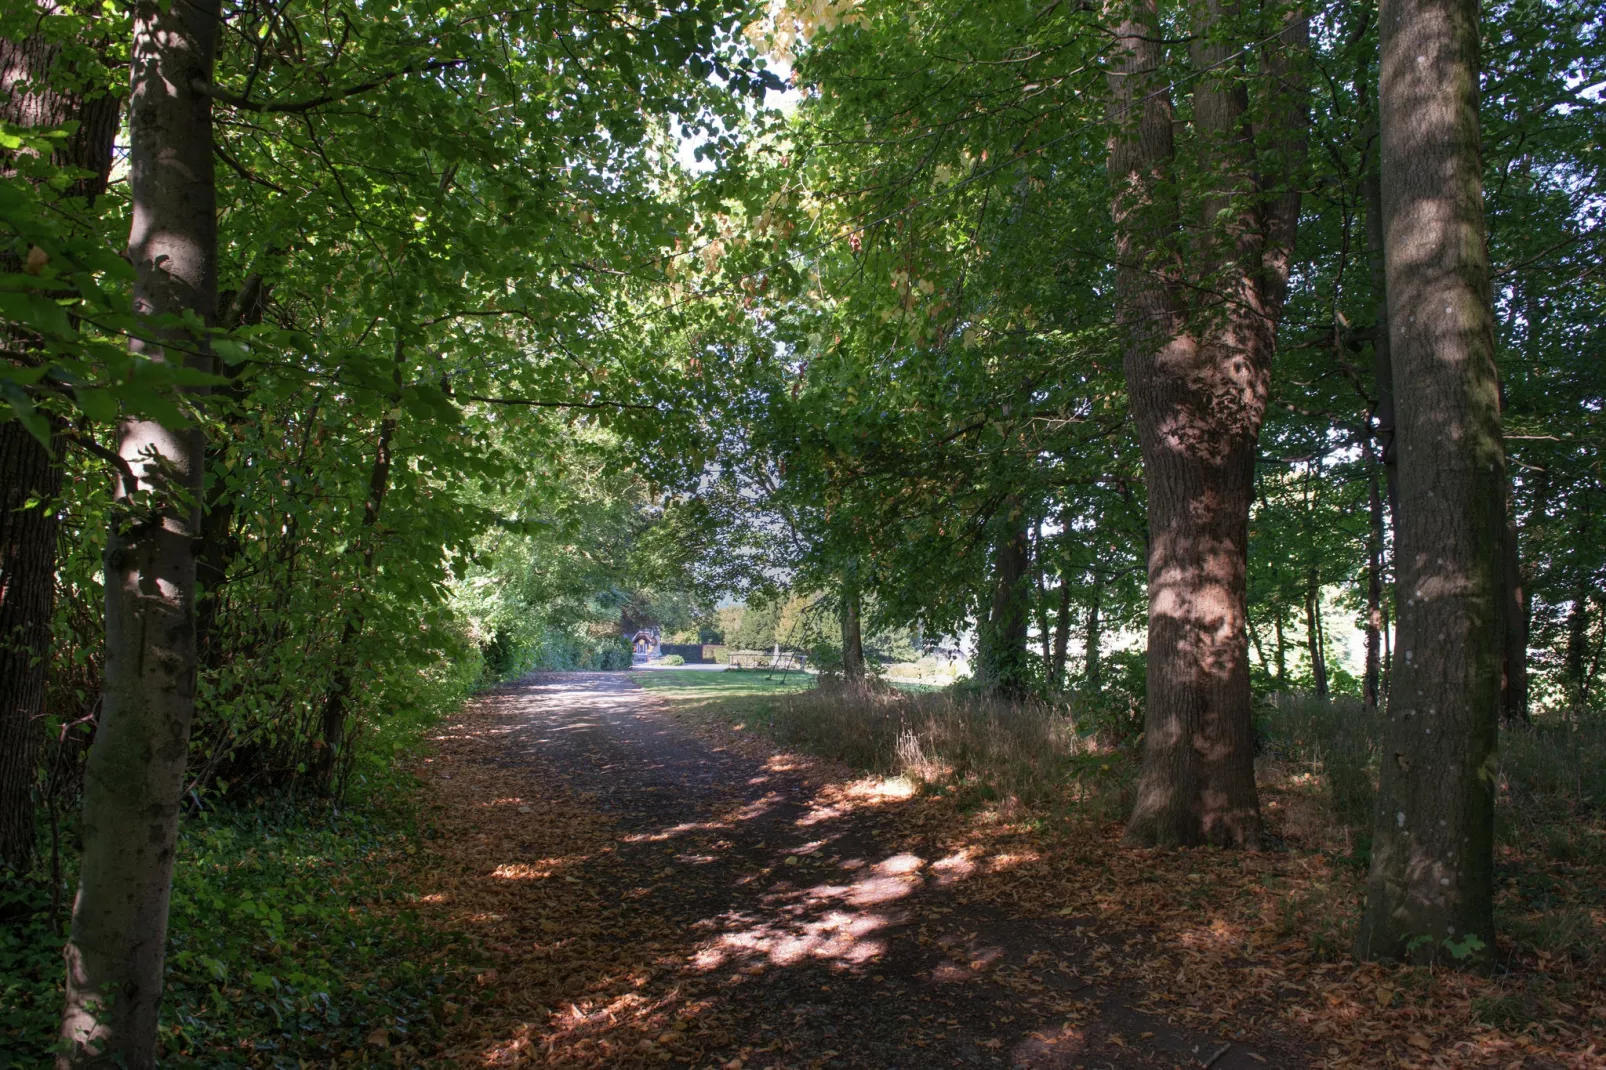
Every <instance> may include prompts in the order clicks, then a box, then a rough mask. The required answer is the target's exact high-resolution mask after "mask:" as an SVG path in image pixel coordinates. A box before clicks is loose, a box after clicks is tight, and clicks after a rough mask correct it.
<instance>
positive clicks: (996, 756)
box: [654, 674, 1131, 820]
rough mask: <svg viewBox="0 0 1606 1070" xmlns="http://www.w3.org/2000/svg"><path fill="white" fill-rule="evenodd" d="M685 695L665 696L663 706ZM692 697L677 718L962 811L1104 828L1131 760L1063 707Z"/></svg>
mask: <svg viewBox="0 0 1606 1070" xmlns="http://www.w3.org/2000/svg"><path fill="white" fill-rule="evenodd" d="M654 675H659V674H654ZM683 694H687V693H685V692H680V691H673V690H671V691H669V692H668V694H667V697H669V698H671V699H676V700H678V699H681V698H682V696H683ZM698 698H699V699H701V701H699V702H696V703H689V704H686V705H684V706H683V707H682V712H692V713H694V714H699V715H701V716H704V717H707V718H710V719H717V720H732V719H735V720H739V721H740V723H741V726H742V727H744V728H753V729H756V730H758V731H761V732H763V733H764V734H766V735H768V736H770V737H771V738H773V739H775V740H776V741H778V742H780V743H783V744H786V745H788V746H794V747H798V748H800V749H802V750H806V751H809V752H811V753H815V754H820V755H824V756H826V757H830V758H835V759H838V760H841V761H845V762H847V763H848V764H850V765H853V766H856V767H858V768H861V769H864V770H867V771H870V772H876V773H882V774H889V775H894V776H903V777H906V778H907V779H909V780H910V781H912V782H913V783H914V784H915V785H917V786H918V787H919V788H920V789H921V790H923V791H926V792H929V793H936V794H944V793H946V794H949V795H951V796H953V797H955V798H957V799H958V800H959V801H960V802H961V804H965V805H980V804H990V803H995V802H996V803H1000V804H1003V805H1007V806H1014V805H1021V806H1025V807H1035V808H1041V809H1044V810H1047V811H1052V812H1055V813H1057V814H1060V815H1062V816H1063V815H1066V814H1071V813H1074V814H1076V815H1078V816H1083V817H1089V818H1093V819H1095V820H1106V819H1108V818H1109V817H1110V816H1111V815H1112V814H1113V813H1114V812H1116V811H1118V810H1119V809H1120V808H1121V807H1122V806H1123V805H1124V803H1125V800H1126V798H1127V796H1128V794H1129V792H1130V784H1131V775H1130V765H1131V763H1130V760H1129V759H1128V757H1127V756H1126V755H1124V754H1123V753H1121V752H1120V750H1119V748H1117V747H1115V746H1114V745H1113V744H1112V743H1110V742H1109V741H1108V740H1107V739H1104V738H1102V737H1101V735H1100V734H1099V733H1097V732H1094V731H1092V730H1091V729H1090V728H1088V727H1086V726H1083V725H1082V724H1080V723H1079V721H1078V719H1077V718H1076V716H1075V715H1074V713H1073V711H1072V710H1070V709H1068V708H1066V707H1064V706H1047V705H1040V704H1028V705H1016V704H1012V703H1006V702H999V701H993V700H988V699H984V698H981V697H979V696H976V695H972V694H965V693H959V692H953V691H944V690H936V689H918V690H916V689H914V688H910V687H907V686H905V685H901V684H897V683H894V684H891V685H882V686H872V687H867V688H854V687H847V686H843V685H841V684H831V683H826V684H822V685H821V686H818V687H813V688H810V689H807V690H801V689H800V690H796V691H790V692H788V691H783V690H780V689H776V690H772V691H768V692H750V691H741V690H732V691H731V692H728V693H726V694H723V695H721V694H717V693H704V694H699V695H698Z"/></svg>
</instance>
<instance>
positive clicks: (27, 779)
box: [0, 420, 61, 871]
mask: <svg viewBox="0 0 1606 1070" xmlns="http://www.w3.org/2000/svg"><path fill="white" fill-rule="evenodd" d="M60 495H61V468H60V466H59V465H57V464H56V463H55V461H54V460H53V459H52V457H51V455H50V451H49V450H47V449H45V447H44V446H42V445H40V443H39V440H38V439H36V438H34V437H33V435H32V434H31V433H30V432H29V431H28V429H27V428H25V427H23V426H22V424H21V422H20V421H17V420H12V421H10V422H8V423H4V424H0V865H4V866H8V867H11V868H14V869H16V870H18V871H21V870H24V869H26V868H27V866H28V863H29V862H30V861H31V859H32V857H33V846H34V795H33V788H34V774H35V771H36V770H35V768H34V767H35V763H37V762H38V760H39V744H40V742H41V738H42V735H41V717H42V711H41V709H40V706H41V703H42V702H43V699H44V693H45V669H46V667H47V666H48V665H49V664H50V617H51V610H52V606H53V604H54V600H55V593H56V587H55V583H56V576H55V571H56V528H57V522H56V504H55V503H56V501H57V499H58V498H59V497H60ZM30 499H33V500H35V502H36V504H34V505H33V506H32V507H30V506H29V504H28V503H29V501H30Z"/></svg>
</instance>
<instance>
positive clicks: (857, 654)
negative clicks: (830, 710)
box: [842, 585, 864, 684]
mask: <svg viewBox="0 0 1606 1070" xmlns="http://www.w3.org/2000/svg"><path fill="white" fill-rule="evenodd" d="M860 614H861V604H860V599H859V591H858V588H856V587H853V586H850V585H844V586H843V588H842V678H843V679H844V680H846V681H847V682H848V683H850V684H862V683H864V634H863V628H862V625H861V621H860Z"/></svg>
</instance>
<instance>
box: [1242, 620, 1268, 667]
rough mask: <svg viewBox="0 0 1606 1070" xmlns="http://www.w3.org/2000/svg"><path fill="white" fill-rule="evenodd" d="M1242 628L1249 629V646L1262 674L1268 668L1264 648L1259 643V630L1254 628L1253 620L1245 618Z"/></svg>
mask: <svg viewBox="0 0 1606 1070" xmlns="http://www.w3.org/2000/svg"><path fill="white" fill-rule="evenodd" d="M1244 626H1245V627H1246V628H1248V629H1249V645H1250V647H1251V648H1253V650H1254V652H1255V660H1256V661H1258V662H1260V668H1261V671H1263V672H1264V671H1266V670H1267V668H1268V666H1267V664H1266V647H1265V644H1264V643H1263V642H1262V641H1261V638H1260V629H1259V628H1258V627H1256V626H1255V618H1254V617H1249V618H1247V619H1246V620H1245V621H1244Z"/></svg>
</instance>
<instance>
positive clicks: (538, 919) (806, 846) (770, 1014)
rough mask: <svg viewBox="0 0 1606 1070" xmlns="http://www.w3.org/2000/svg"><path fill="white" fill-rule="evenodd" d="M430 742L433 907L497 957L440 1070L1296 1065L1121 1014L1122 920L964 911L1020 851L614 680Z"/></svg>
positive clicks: (490, 703)
mask: <svg viewBox="0 0 1606 1070" xmlns="http://www.w3.org/2000/svg"><path fill="white" fill-rule="evenodd" d="M437 746H438V751H437V754H436V757H434V758H433V759H431V760H430V761H429V762H428V763H427V764H426V765H425V777H426V780H428V781H429V782H430V783H431V786H432V789H433V791H434V793H435V794H436V796H437V799H438V808H437V813H438V817H437V830H438V840H437V845H438V850H439V852H440V854H441V856H442V858H443V860H444V862H445V864H443V866H442V867H441V868H440V870H439V871H438V873H436V874H434V875H435V876H437V877H438V878H439V879H438V880H436V881H435V882H434V883H435V884H436V885H437V886H436V887H434V888H431V889H427V890H429V891H430V893H431V894H429V895H428V896H426V903H428V904H431V906H432V908H433V909H434V910H436V911H438V916H439V917H440V918H441V920H442V921H443V923H444V924H447V925H449V926H451V927H454V928H456V929H457V930H459V931H461V932H465V933H467V934H468V936H469V939H470V941H471V943H472V947H471V948H468V949H461V950H464V951H472V953H473V954H474V955H476V956H479V957H480V960H481V961H485V962H487V963H491V964H492V965H490V966H488V967H487V968H486V969H484V970H483V971H482V972H481V973H480V974H479V977H478V982H479V983H478V985H477V991H476V995H475V997H474V999H473V1000H472V1001H470V1002H469V1003H468V1004H466V1005H462V1006H450V1005H449V1006H447V1007H445V1008H443V1014H445V1015H446V1016H447V1017H448V1019H449V1021H450V1022H451V1033H452V1040H451V1045H450V1049H449V1053H450V1057H451V1058H452V1059H453V1060H454V1061H456V1062H458V1063H459V1064H462V1065H484V1066H516V1065H532V1066H538V1065H551V1066H661V1065H693V1066H715V1067H730V1068H732V1070H734V1068H736V1067H742V1068H757V1067H939V1066H1010V1067H1018V1068H1026V1070H1049V1068H1056V1067H1116V1068H1127V1067H1190V1066H1191V1067H1199V1066H1205V1065H1208V1066H1212V1067H1217V1068H1258V1067H1264V1066H1268V1065H1271V1066H1285V1067H1291V1066H1304V1065H1308V1063H1309V1060H1308V1058H1307V1056H1306V1055H1305V1054H1303V1053H1302V1051H1301V1049H1299V1048H1298V1047H1295V1046H1291V1045H1290V1043H1289V1041H1288V1040H1287V1038H1284V1037H1280V1036H1276V1035H1269V1034H1268V1035H1263V1036H1258V1037H1254V1038H1244V1039H1241V1040H1233V1041H1231V1042H1229V1041H1228V1040H1226V1039H1222V1038H1218V1037H1213V1036H1206V1035H1205V1034H1203V1033H1199V1032H1196V1031H1193V1030H1189V1029H1186V1028H1182V1027H1178V1026H1175V1025H1171V1024H1168V1023H1167V1022H1165V1021H1164V1020H1163V1019H1162V1018H1160V1017H1158V1016H1156V1015H1154V1014H1152V1013H1149V1012H1147V1011H1145V1010H1142V1009H1139V1008H1138V1007H1137V1006H1136V1004H1137V1003H1139V1002H1140V1000H1141V998H1142V993H1141V992H1140V991H1139V990H1138V988H1137V987H1136V982H1135V976H1136V974H1135V972H1134V971H1133V970H1132V969H1130V968H1129V967H1131V966H1132V964H1133V963H1134V962H1135V961H1136V960H1137V958H1139V957H1141V956H1143V955H1144V954H1145V953H1146V948H1147V940H1146V937H1145V935H1144V933H1143V932H1141V931H1140V930H1133V931H1120V930H1117V929H1114V928H1111V927H1110V926H1108V925H1106V924H1105V923H1103V922H1099V923H1092V922H1091V921H1089V919H1087V918H1060V917H1046V918H1045V917H1014V916H1010V915H1008V914H1006V913H1005V912H1004V911H1003V910H1002V909H1000V908H999V907H998V906H996V905H994V904H989V903H981V902H973V901H965V900H963V899H961V898H960V897H959V896H958V894H957V893H959V892H961V891H962V890H963V889H964V888H965V887H966V885H967V882H970V881H974V880H976V879H978V878H981V877H992V878H995V879H996V878H997V877H998V876H999V875H1001V874H1005V875H1007V873H1008V871H1009V870H1010V868H1011V867H1012V866H1015V865H1018V864H1020V863H1021V862H1022V861H1023V860H1024V859H1023V857H1022V856H1020V855H1018V854H1017V855H1011V854H1009V853H998V852H991V853H990V852H988V851H987V850H985V849H976V848H961V849H958V850H951V849H950V850H944V849H943V848H942V847H940V846H938V844H937V838H936V837H933V836H922V835H921V834H920V833H919V832H918V831H916V832H913V833H911V825H910V824H909V822H908V821H907V820H906V818H907V817H908V815H909V814H910V813H911V812H912V811H913V810H914V809H915V808H918V806H919V805H920V801H919V800H916V799H914V798H913V797H912V795H911V792H910V791H909V789H908V787H907V785H904V784H903V783H902V782H899V781H891V782H888V781H880V780H875V779H861V780H851V779H848V780H844V779H842V778H840V777H837V778H828V777H823V776H821V775H820V772H819V769H818V768H817V767H813V766H811V765H810V763H808V762H806V761H804V760H800V759H795V758H792V757H790V756H787V755H771V756H767V757H765V756H754V755H753V754H751V753H746V752H742V753H739V752H737V751H736V750H733V749H731V748H728V747H722V746H719V745H717V744H716V743H712V742H710V741H708V740H706V739H704V738H702V737H700V736H699V735H697V734H694V733H692V732H691V731H689V730H687V729H686V728H684V727H682V726H680V725H679V724H677V723H676V722H675V721H674V720H673V719H672V718H670V717H668V716H666V715H665V714H664V713H663V712H662V710H661V709H660V708H659V705H658V702H657V700H656V699H654V698H653V697H652V696H651V695H650V694H649V693H647V692H643V691H641V690H639V689H638V688H636V686H635V684H634V683H633V681H632V680H631V678H630V676H629V674H628V673H566V674H539V675H536V676H532V677H529V678H527V679H525V680H523V681H521V682H519V683H517V684H513V685H509V686H506V687H503V688H499V689H497V690H496V691H493V692H491V693H489V694H487V695H486V696H484V697H482V698H481V699H480V700H478V701H476V702H475V703H472V704H471V705H470V706H469V707H467V708H466V709H465V710H464V711H463V712H462V714H461V715H460V716H459V717H458V718H456V719H454V720H453V721H452V722H451V723H450V724H449V725H448V726H447V728H446V730H445V731H443V733H442V734H441V736H440V738H439V740H438V743H437Z"/></svg>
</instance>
